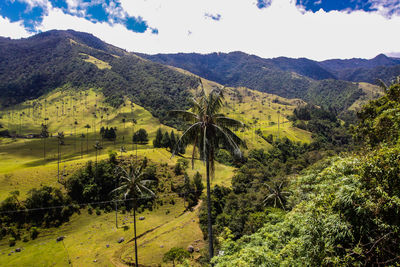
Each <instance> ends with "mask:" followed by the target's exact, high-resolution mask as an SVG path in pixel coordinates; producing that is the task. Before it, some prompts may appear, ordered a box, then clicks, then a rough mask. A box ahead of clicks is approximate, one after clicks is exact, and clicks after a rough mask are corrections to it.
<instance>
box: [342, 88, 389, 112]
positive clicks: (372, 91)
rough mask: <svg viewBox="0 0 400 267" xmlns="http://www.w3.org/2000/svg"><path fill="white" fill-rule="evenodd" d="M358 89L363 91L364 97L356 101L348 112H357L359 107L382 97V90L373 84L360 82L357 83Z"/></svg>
mask: <svg viewBox="0 0 400 267" xmlns="http://www.w3.org/2000/svg"><path fill="white" fill-rule="evenodd" d="M358 86H359V88H361V89H362V90H363V92H364V93H365V95H363V96H361V97H360V98H359V99H357V100H356V101H355V102H354V103H353V104H352V105H351V106H350V107H349V110H355V111H357V110H359V109H361V107H362V106H363V105H365V104H367V103H368V101H370V100H371V99H376V98H378V97H381V96H382V95H383V92H382V90H381V89H380V88H379V87H378V86H376V85H373V84H370V83H364V82H360V83H358Z"/></svg>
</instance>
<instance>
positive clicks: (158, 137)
mask: <svg viewBox="0 0 400 267" xmlns="http://www.w3.org/2000/svg"><path fill="white" fill-rule="evenodd" d="M162 138H163V134H162V131H161V128H158V130H157V133H156V138H155V139H154V140H153V146H154V148H158V147H161V140H162Z"/></svg>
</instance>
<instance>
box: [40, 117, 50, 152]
mask: <svg viewBox="0 0 400 267" xmlns="http://www.w3.org/2000/svg"><path fill="white" fill-rule="evenodd" d="M41 127H42V131H41V133H40V136H41V137H42V138H43V158H44V159H46V138H48V137H49V131H48V129H47V125H46V124H43V123H42V125H41Z"/></svg>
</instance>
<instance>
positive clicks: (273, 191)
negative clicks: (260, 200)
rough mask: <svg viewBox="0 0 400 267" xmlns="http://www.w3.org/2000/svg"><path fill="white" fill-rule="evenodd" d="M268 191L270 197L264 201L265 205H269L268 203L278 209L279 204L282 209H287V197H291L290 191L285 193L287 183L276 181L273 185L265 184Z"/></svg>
mask: <svg viewBox="0 0 400 267" xmlns="http://www.w3.org/2000/svg"><path fill="white" fill-rule="evenodd" d="M265 186H266V187H267V189H268V195H267V196H266V197H265V199H264V205H267V204H268V202H273V203H274V208H276V206H277V204H279V205H280V206H281V208H282V209H283V210H284V209H285V203H286V197H287V196H288V195H290V193H289V192H288V191H284V190H283V189H284V186H285V181H275V182H273V183H272V184H267V183H266V184H265Z"/></svg>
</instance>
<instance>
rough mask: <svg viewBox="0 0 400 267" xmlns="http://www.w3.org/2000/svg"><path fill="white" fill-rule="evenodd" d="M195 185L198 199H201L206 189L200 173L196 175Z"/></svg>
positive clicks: (194, 178)
mask: <svg viewBox="0 0 400 267" xmlns="http://www.w3.org/2000/svg"><path fill="white" fill-rule="evenodd" d="M193 184H194V188H195V194H196V197H197V198H199V197H200V195H201V193H203V189H204V185H203V182H202V177H201V174H200V173H199V172H196V174H195V175H194V177H193Z"/></svg>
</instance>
